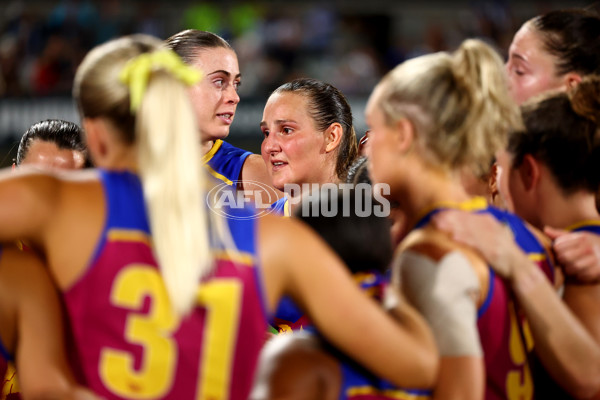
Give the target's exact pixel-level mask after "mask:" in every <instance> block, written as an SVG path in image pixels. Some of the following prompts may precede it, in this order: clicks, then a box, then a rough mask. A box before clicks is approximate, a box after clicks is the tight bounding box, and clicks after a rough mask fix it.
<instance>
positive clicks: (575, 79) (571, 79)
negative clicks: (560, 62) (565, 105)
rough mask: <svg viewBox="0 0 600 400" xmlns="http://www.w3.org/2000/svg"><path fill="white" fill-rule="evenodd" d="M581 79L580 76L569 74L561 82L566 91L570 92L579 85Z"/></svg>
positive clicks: (573, 73) (575, 73)
mask: <svg viewBox="0 0 600 400" xmlns="http://www.w3.org/2000/svg"><path fill="white" fill-rule="evenodd" d="M581 79H582V78H581V75H579V74H578V73H577V72H569V73H567V74H566V75H565V77H564V79H563V82H564V83H565V87H566V88H567V90H572V89H573V88H574V87H575V86H577V85H579V83H580V82H581Z"/></svg>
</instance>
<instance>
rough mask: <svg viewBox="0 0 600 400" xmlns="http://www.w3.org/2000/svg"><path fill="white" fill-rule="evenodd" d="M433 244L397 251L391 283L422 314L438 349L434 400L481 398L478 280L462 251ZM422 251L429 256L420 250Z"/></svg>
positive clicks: (482, 390) (482, 388)
mask: <svg viewBox="0 0 600 400" xmlns="http://www.w3.org/2000/svg"><path fill="white" fill-rule="evenodd" d="M432 248H433V247H432V246H421V247H420V251H419V252H417V251H411V250H407V251H404V252H403V253H401V255H400V256H399V257H398V258H397V259H396V261H395V263H394V266H393V273H394V280H393V281H394V284H395V285H397V286H400V287H401V288H402V292H403V293H405V294H406V297H407V299H408V301H409V302H410V303H411V304H413V305H414V306H415V307H416V308H417V310H419V312H420V313H421V314H422V315H423V316H424V317H425V319H426V320H427V322H428V323H429V326H431V329H432V331H433V335H434V336H435V339H436V343H437V346H438V348H439V350H440V357H441V364H440V372H439V376H438V381H437V383H436V386H435V391H434V395H433V398H434V399H440V400H455V399H456V400H479V399H482V398H483V392H484V387H485V367H484V363H483V351H482V348H481V344H480V339H479V331H478V328H477V305H476V299H477V298H478V297H479V292H480V283H479V280H478V277H477V275H476V274H475V272H474V270H473V267H472V266H471V264H470V262H469V260H468V259H467V258H466V257H465V256H464V255H463V254H462V253H460V252H458V251H451V252H448V253H441V252H440V253H438V252H437V251H435V250H432ZM426 250H429V251H430V252H431V254H430V256H427V255H425V253H422V252H425V251H426ZM431 257H434V258H436V257H439V258H436V259H435V260H434V258H431Z"/></svg>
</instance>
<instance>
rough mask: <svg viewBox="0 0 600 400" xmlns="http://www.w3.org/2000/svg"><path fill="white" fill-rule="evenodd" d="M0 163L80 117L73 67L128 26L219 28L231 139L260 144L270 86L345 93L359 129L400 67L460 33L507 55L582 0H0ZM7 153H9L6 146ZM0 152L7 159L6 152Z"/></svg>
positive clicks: (155, 30) (161, 30) (253, 146)
mask: <svg viewBox="0 0 600 400" xmlns="http://www.w3.org/2000/svg"><path fill="white" fill-rule="evenodd" d="M0 4H1V6H0V142H1V145H2V148H1V149H0V151H2V150H3V149H4V151H3V152H2V154H0V164H1V165H6V164H8V163H10V162H11V157H12V156H13V153H14V151H13V147H14V145H15V143H17V141H18V139H19V138H20V136H21V134H22V133H23V132H24V131H25V130H26V129H27V128H28V127H29V126H30V125H31V124H33V123H35V122H37V121H39V120H42V119H45V118H63V119H67V120H71V121H73V122H77V123H78V122H79V120H78V117H77V113H76V110H75V108H74V106H73V102H72V100H71V86H72V81H73V76H74V72H75V70H76V68H77V66H78V64H79V62H80V60H81V59H82V57H83V56H84V55H85V53H86V52H87V51H88V50H89V49H90V48H92V47H93V46H95V45H97V44H99V43H102V42H104V41H106V40H109V39H111V38H114V37H117V36H121V35H124V34H129V33H136V32H139V33H147V34H151V35H154V36H157V37H159V38H163V39H166V38H167V37H169V36H170V35H172V34H174V33H176V32H178V31H180V30H182V29H186V28H196V29H201V30H208V31H211V32H215V33H218V34H219V35H221V36H223V37H224V38H226V39H227V40H229V41H230V43H231V44H232V46H233V47H234V48H235V49H236V51H237V53H238V57H239V61H240V67H241V70H242V86H241V88H240V96H241V99H242V100H241V103H240V105H239V107H238V113H237V115H236V117H235V122H234V124H233V127H232V130H231V137H230V139H231V142H233V143H234V144H237V145H239V146H243V147H246V148H248V149H250V150H253V151H257V150H258V149H259V146H260V139H261V133H260V129H258V126H259V122H260V119H261V116H262V108H263V106H264V102H265V101H266V99H267V97H268V95H269V93H270V92H271V91H272V90H273V89H275V88H276V87H277V86H279V85H280V84H281V83H284V82H286V81H289V80H291V79H293V78H295V77H300V76H310V77H314V78H318V79H321V80H324V81H327V82H330V83H332V84H333V85H335V86H337V87H338V88H339V89H341V90H342V92H343V93H344V94H346V96H347V97H348V98H349V99H350V102H351V104H352V106H353V111H354V114H355V119H356V126H357V134H358V135H359V136H361V135H362V132H361V130H364V120H363V115H362V113H363V109H364V102H365V101H366V97H367V96H368V94H369V92H370V91H371V89H372V88H373V86H374V85H375V83H376V82H377V81H378V80H379V79H380V78H381V77H382V76H383V74H385V73H386V72H387V71H389V70H390V69H391V68H393V67H394V66H395V65H397V64H398V63H400V62H402V61H403V60H405V59H407V58H411V57H414V56H417V55H421V54H424V53H429V52H435V51H440V50H452V49H454V48H455V47H456V46H457V45H458V44H459V43H460V42H461V41H462V40H463V39H465V38H467V37H478V38H481V39H483V40H486V41H487V42H489V43H491V44H493V45H494V46H495V47H496V48H497V49H498V51H499V52H500V53H501V54H502V55H503V56H505V55H506V51H507V50H508V46H509V44H510V41H511V39H512V36H513V34H514V33H515V32H516V30H517V29H518V28H519V26H520V25H521V24H522V23H523V22H524V21H525V20H527V19H529V18H531V17H533V16H535V15H537V14H540V13H543V12H546V11H549V10H552V9H558V8H568V7H585V6H588V5H589V4H590V2H589V1H588V2H577V1H567V0H563V1H551V0H547V1H523V0H521V1H518V0H513V1H509V0H481V1H475V0H473V1H466V0H461V1H444V0H439V1H428V0H420V1H419V0H412V1H404V0H396V1H392V0H390V1H384V0H345V1H342V0H339V1H318V0H287V1H283V0H262V1H235V0H217V1H189V0H161V1H158V0H154V1H153V0H147V1H145V0H135V1H132V0H127V1H126V0H55V1H50V0H44V1H41V0H0ZM11 151H13V153H11ZM4 154H6V156H5V157H4V156H3V155H4Z"/></svg>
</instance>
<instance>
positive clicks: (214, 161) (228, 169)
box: [206, 139, 252, 181]
mask: <svg viewBox="0 0 600 400" xmlns="http://www.w3.org/2000/svg"><path fill="white" fill-rule="evenodd" d="M213 146H219V147H218V148H217V151H216V152H215V153H214V154H212V155H211V156H210V157H209V158H208V160H206V163H207V164H208V166H209V167H210V168H212V169H213V171H215V172H216V173H217V174H218V175H220V176H221V177H222V178H225V179H227V180H229V181H237V180H239V179H240V174H241V172H242V168H243V166H244V163H245V162H246V159H247V158H248V157H249V156H250V155H251V154H252V152H250V151H246V150H242V149H240V148H237V147H235V146H233V145H232V144H230V143H227V142H225V141H222V140H220V139H219V140H217V141H215V144H214V145H213ZM222 178H220V179H221V180H222ZM218 179H219V178H218Z"/></svg>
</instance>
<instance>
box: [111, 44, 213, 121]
mask: <svg viewBox="0 0 600 400" xmlns="http://www.w3.org/2000/svg"><path fill="white" fill-rule="evenodd" d="M159 69H162V70H164V71H167V72H169V73H170V74H171V75H173V76H174V77H175V78H177V79H178V80H180V81H181V82H183V83H184V84H185V85H187V86H191V85H193V84H195V83H196V82H198V81H199V80H200V79H201V78H202V73H201V72H200V71H198V70H196V69H194V68H192V67H189V66H187V65H186V64H185V63H184V62H183V61H182V60H181V58H179V56H178V55H177V54H176V53H175V52H174V51H172V50H160V51H155V52H152V53H144V54H140V55H139V56H137V57H135V58H133V59H131V60H129V61H128V62H127V64H125V66H124V67H123V69H122V70H121V74H120V75H119V79H120V80H121V82H123V83H124V84H126V85H128V86H129V97H130V99H131V112H132V113H134V112H136V111H137V110H138V108H139V107H140V104H141V102H142V98H143V97H144V91H145V90H146V86H147V85H148V79H149V77H150V74H151V73H152V71H155V70H159Z"/></svg>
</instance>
